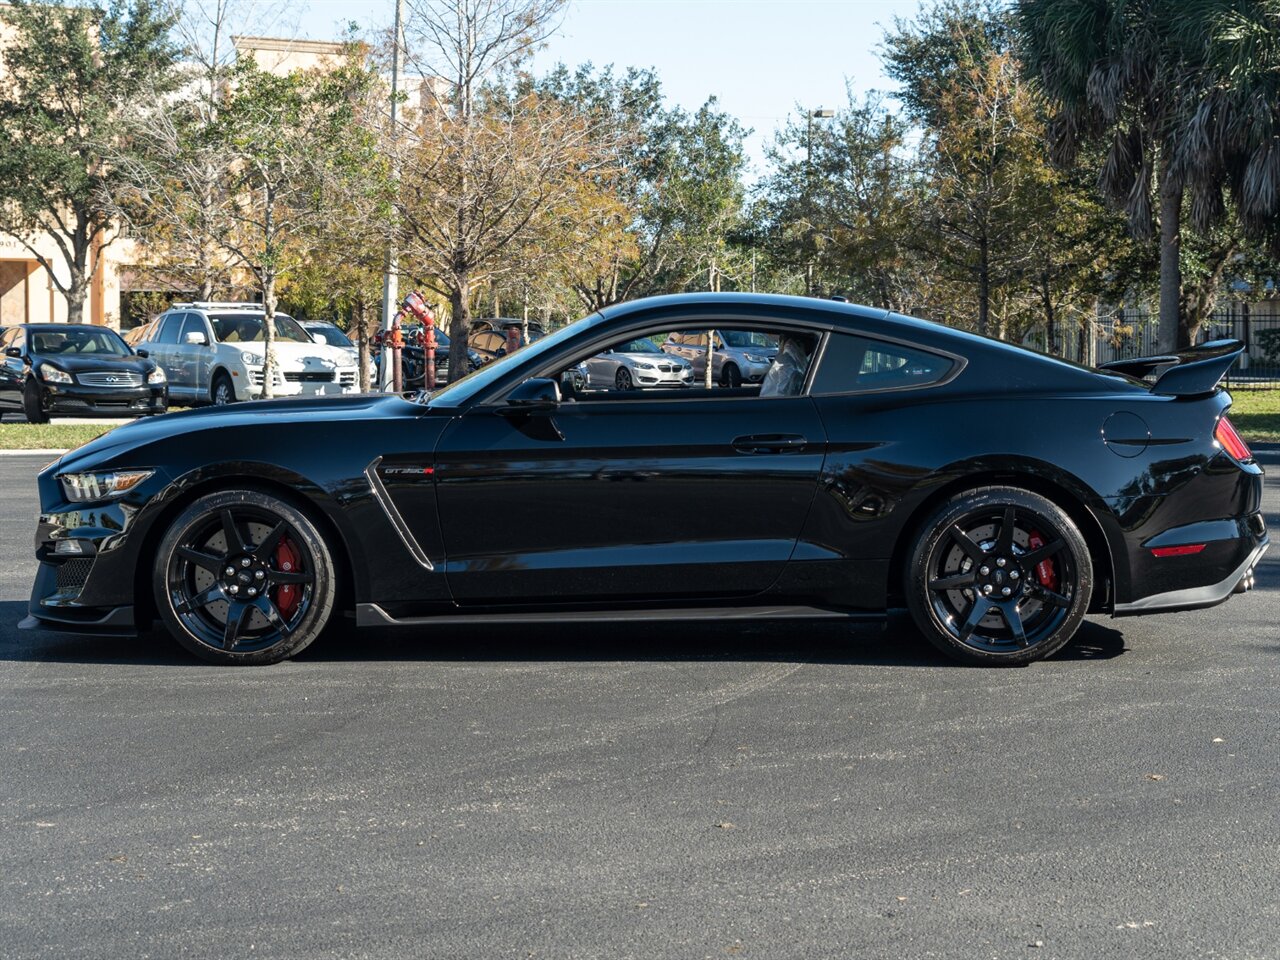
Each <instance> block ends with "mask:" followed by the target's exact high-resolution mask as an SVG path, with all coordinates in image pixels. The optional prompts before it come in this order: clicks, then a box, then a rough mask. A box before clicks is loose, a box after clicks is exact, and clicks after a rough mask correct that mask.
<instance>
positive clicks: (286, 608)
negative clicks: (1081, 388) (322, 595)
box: [271, 537, 302, 620]
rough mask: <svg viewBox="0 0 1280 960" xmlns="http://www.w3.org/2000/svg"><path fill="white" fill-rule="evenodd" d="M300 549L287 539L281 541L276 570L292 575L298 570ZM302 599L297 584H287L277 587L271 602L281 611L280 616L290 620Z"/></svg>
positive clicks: (277, 549) (278, 548)
mask: <svg viewBox="0 0 1280 960" xmlns="http://www.w3.org/2000/svg"><path fill="white" fill-rule="evenodd" d="M299 559H300V557H299V556H298V548H297V547H296V546H294V544H293V541H292V540H290V539H289V538H288V537H285V538H284V539H283V540H281V541H280V545H279V546H277V547H276V569H277V570H280V571H282V572H284V573H290V572H292V571H294V570H297V569H298V561H299ZM301 599H302V594H301V591H300V590H299V588H298V586H297V584H293V583H286V584H282V585H281V586H278V587H275V588H274V590H273V592H272V595H271V600H272V602H273V603H275V605H276V609H277V610H279V611H280V616H282V617H284V618H285V619H286V620H288V619H289V618H290V617H292V616H293V613H294V611H295V610H297V609H298V601H299V600H301Z"/></svg>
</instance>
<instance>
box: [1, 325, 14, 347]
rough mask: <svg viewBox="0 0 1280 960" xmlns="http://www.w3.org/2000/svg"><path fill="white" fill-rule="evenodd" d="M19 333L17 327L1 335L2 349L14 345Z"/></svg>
mask: <svg viewBox="0 0 1280 960" xmlns="http://www.w3.org/2000/svg"><path fill="white" fill-rule="evenodd" d="M17 332H18V328H17V327H10V328H9V329H8V330H6V331H4V333H0V349H7V348H8V347H9V345H10V344H12V343H13V338H14V335H15V334H16V333H17Z"/></svg>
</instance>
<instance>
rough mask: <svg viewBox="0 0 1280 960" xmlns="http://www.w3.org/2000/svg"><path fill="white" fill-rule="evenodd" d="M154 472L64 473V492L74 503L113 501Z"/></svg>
mask: <svg viewBox="0 0 1280 960" xmlns="http://www.w3.org/2000/svg"><path fill="white" fill-rule="evenodd" d="M154 472H155V471H154V470H118V471H112V472H109V473H64V474H63V475H62V476H60V477H59V478H58V479H59V480H60V481H62V492H63V493H64V494H65V495H66V497H67V499H68V500H69V501H71V502H72V503H86V502H89V501H92V500H111V499H113V498H115V497H118V496H121V495H122V494H124V493H127V492H128V491H130V490H132V489H133V488H134V487H136V486H137V485H138V484H140V483H141V482H142V481H143V480H145V479H147V477H149V476H151V474H152V473H154Z"/></svg>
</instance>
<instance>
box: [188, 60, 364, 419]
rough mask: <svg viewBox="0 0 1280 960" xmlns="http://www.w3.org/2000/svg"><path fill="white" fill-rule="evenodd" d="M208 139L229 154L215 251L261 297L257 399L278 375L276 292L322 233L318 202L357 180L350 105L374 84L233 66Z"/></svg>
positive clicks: (359, 72) (351, 68)
mask: <svg viewBox="0 0 1280 960" xmlns="http://www.w3.org/2000/svg"><path fill="white" fill-rule="evenodd" d="M229 79H230V81H231V83H230V89H229V93H228V94H227V97H226V99H225V101H224V103H223V106H222V109H221V111H220V113H219V116H218V122H217V123H216V124H215V125H213V126H212V127H211V128H210V129H209V133H208V136H209V137H211V138H214V139H217V140H219V141H222V142H225V143H227V144H229V145H231V147H232V148H233V150H234V161H233V164H232V165H231V167H230V168H229V176H230V180H229V182H228V183H227V185H226V188H225V190H224V191H222V195H224V196H225V197H226V204H227V207H226V213H225V216H224V215H221V214H220V215H219V216H218V217H216V218H215V222H216V223H217V224H218V225H219V226H220V231H221V232H220V233H219V234H218V236H217V237H216V241H217V243H218V245H219V246H220V248H221V249H222V250H223V251H224V252H225V254H226V255H227V256H228V257H230V258H231V260H232V261H233V262H235V263H238V264H239V265H241V266H243V267H244V268H245V269H246V270H248V271H249V272H250V273H252V275H253V277H254V279H255V281H256V284H257V287H258V292H259V293H260V295H261V297H262V306H263V312H264V314H265V319H264V324H263V326H264V337H263V339H264V341H265V353H266V356H265V362H264V365H263V390H262V395H263V396H264V397H270V396H272V394H273V380H274V377H275V372H276V366H277V362H276V356H275V348H274V342H275V314H276V307H277V305H278V301H277V285H278V283H279V282H280V281H281V279H287V278H288V277H289V276H291V275H292V274H293V273H294V272H296V271H297V270H299V269H300V268H301V267H302V266H303V265H304V264H306V263H307V262H308V261H309V258H310V257H309V250H308V247H307V241H308V239H309V238H311V237H314V236H315V235H316V234H317V233H318V231H320V230H322V229H324V228H325V227H326V226H327V225H328V223H329V220H330V217H331V215H332V211H331V210H329V209H327V208H326V205H325V203H324V202H323V199H324V197H325V196H326V193H327V192H331V191H332V190H333V186H332V184H333V181H334V180H335V179H337V180H341V179H343V178H348V177H355V176H360V175H361V169H362V164H364V163H365V162H367V161H368V159H369V158H368V153H367V148H366V143H367V141H366V140H365V139H364V138H362V137H359V136H356V135H355V130H354V120H355V116H356V109H355V104H356V102H357V101H358V100H359V99H360V96H361V94H362V92H363V91H364V90H365V89H366V88H367V86H368V84H370V83H372V77H371V75H370V74H369V73H368V72H367V71H366V70H365V69H364V68H363V67H362V66H361V65H358V64H348V65H347V66H345V67H342V68H336V69H333V70H328V71H323V72H316V73H310V74H307V73H302V72H298V71H295V72H293V73H290V74H288V75H287V76H278V75H275V74H271V73H266V72H264V71H262V70H260V69H258V67H257V65H256V64H255V63H254V62H253V60H252V59H251V58H250V59H246V60H241V61H239V62H238V63H237V64H236V66H235V68H234V70H233V71H232V73H231V75H230V77H229Z"/></svg>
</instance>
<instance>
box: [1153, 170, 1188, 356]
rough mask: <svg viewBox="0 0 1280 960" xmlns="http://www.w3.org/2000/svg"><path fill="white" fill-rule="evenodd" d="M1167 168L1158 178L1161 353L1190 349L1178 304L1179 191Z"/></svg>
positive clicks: (1179, 277) (1180, 219)
mask: <svg viewBox="0 0 1280 960" xmlns="http://www.w3.org/2000/svg"><path fill="white" fill-rule="evenodd" d="M1168 180H1169V175H1168V172H1167V166H1166V169H1165V172H1163V173H1162V175H1161V177H1160V331H1159V332H1160V352H1161V353H1173V352H1174V351H1176V350H1178V349H1180V348H1183V347H1186V346H1190V344H1184V343H1182V342H1181V335H1182V331H1181V330H1180V329H1179V328H1180V324H1179V323H1178V305H1179V300H1180V299H1181V297H1182V266H1181V264H1180V263H1179V261H1178V258H1179V255H1180V252H1181V232H1180V231H1181V226H1182V189H1181V188H1180V187H1174V186H1172V185H1170V184H1169V183H1168Z"/></svg>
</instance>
